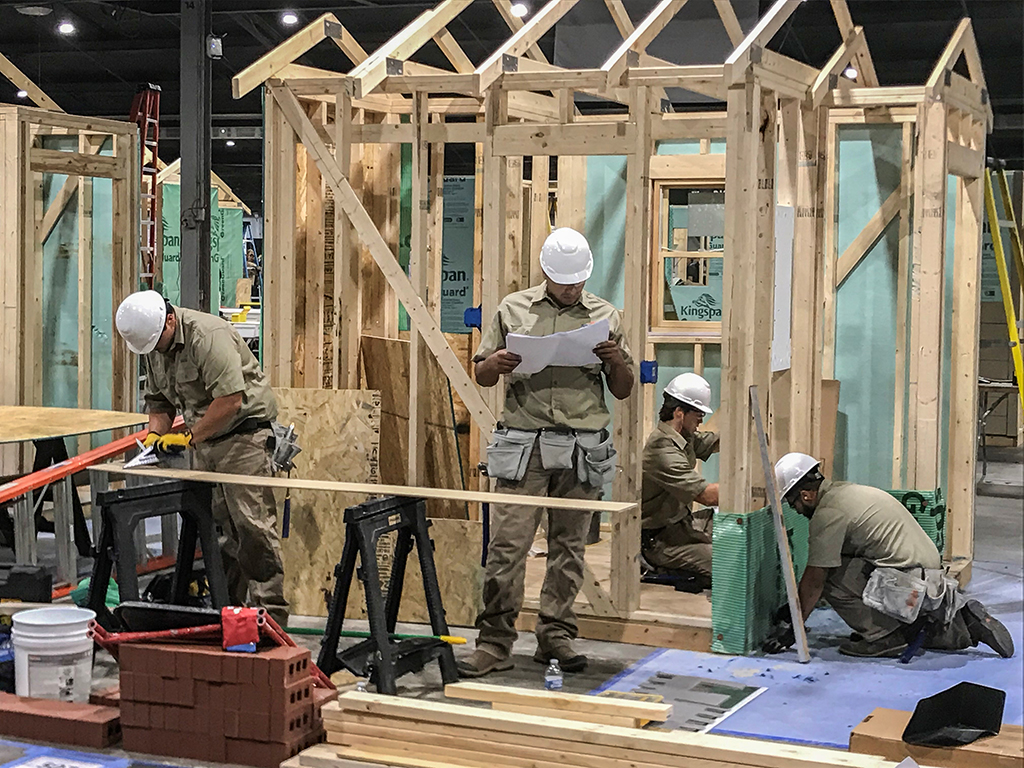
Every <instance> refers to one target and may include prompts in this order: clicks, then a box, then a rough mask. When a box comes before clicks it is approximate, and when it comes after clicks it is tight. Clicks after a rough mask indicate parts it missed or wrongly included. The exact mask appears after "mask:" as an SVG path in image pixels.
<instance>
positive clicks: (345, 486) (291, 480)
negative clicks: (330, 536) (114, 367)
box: [93, 464, 636, 515]
mask: <svg viewBox="0 0 1024 768" xmlns="http://www.w3.org/2000/svg"><path fill="white" fill-rule="evenodd" d="M93 469H95V470H97V471H99V472H107V473H110V474H115V475H140V476H144V477H163V478H170V479H175V480H192V481H195V482H199V483H219V484H220V485H248V486H253V487H256V488H291V489H292V490H307V491H324V492H329V493H363V494H367V495H374V496H402V497H405V498H423V499H445V500H449V501H470V502H477V503H482V504H505V505H511V506H515V505H525V506H537V507H548V508H549V509H585V510H593V511H595V512H608V513H609V514H615V515H617V514H623V513H628V512H630V511H632V510H634V509H635V508H636V504H631V503H624V502H618V501H586V500H583V499H561V498H555V497H551V496H519V495H517V494H514V493H491V492H488V491H461V490H455V489H449V488H423V487H420V486H409V485H379V484H377V483H341V482H334V481H331V480H311V479H305V478H297V477H252V476H250V475H233V474H227V473H223V472H199V471H196V470H189V469H166V468H160V467H139V468H135V469H125V468H124V467H122V466H120V465H118V464H100V465H99V466H96V467H93Z"/></svg>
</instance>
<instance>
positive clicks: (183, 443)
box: [156, 432, 192, 453]
mask: <svg viewBox="0 0 1024 768" xmlns="http://www.w3.org/2000/svg"><path fill="white" fill-rule="evenodd" d="M190 445H192V433H191V432H168V433H167V434H166V435H160V437H159V439H158V440H157V441H156V447H157V450H160V451H163V452H164V453H182V452H183V451H184V450H185V449H186V448H188V447H189V446H190Z"/></svg>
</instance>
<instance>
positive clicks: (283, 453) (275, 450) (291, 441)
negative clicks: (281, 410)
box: [267, 421, 302, 472]
mask: <svg viewBox="0 0 1024 768" xmlns="http://www.w3.org/2000/svg"><path fill="white" fill-rule="evenodd" d="M270 428H271V430H272V432H273V434H272V435H271V436H270V437H268V438H267V448H268V449H269V450H270V461H271V463H272V464H273V467H274V471H275V472H288V471H290V470H291V468H292V466H293V464H292V460H293V459H294V458H295V457H296V456H298V455H299V453H301V452H302V449H301V448H300V447H299V443H298V437H299V436H298V435H297V434H295V430H294V429H289V428H288V427H286V426H285V425H284V424H281V423H279V422H277V421H274V422H272V423H271V425H270Z"/></svg>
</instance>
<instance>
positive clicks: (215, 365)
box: [143, 307, 277, 437]
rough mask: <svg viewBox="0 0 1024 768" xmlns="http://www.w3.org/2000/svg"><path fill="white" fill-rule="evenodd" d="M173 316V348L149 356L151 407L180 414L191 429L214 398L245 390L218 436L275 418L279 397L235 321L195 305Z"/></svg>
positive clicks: (148, 401)
mask: <svg viewBox="0 0 1024 768" xmlns="http://www.w3.org/2000/svg"><path fill="white" fill-rule="evenodd" d="M174 314H175V316H176V317H177V321H178V326H177V328H176V329H175V331H174V343H173V344H171V348H170V349H169V350H167V352H157V351H155V350H154V351H153V352H150V353H149V354H148V355H145V361H146V386H145V390H144V392H143V396H144V397H145V400H146V406H147V410H148V411H149V412H151V413H175V412H178V413H180V414H181V415H182V417H183V418H184V419H185V425H186V426H187V427H189V429H191V428H192V427H193V426H194V425H195V423H196V422H197V421H199V419H201V418H202V417H203V415H204V414H205V413H206V411H207V409H208V408H209V407H210V403H212V402H213V401H214V399H215V398H218V397H227V396H228V395H234V394H236V393H238V392H241V393H242V407H241V408H239V409H238V413H237V414H235V418H234V419H232V420H231V423H230V424H228V425H227V426H226V427H225V428H224V429H223V430H221V432H220V433H219V434H226V433H228V432H230V431H231V430H232V429H234V428H235V427H237V426H238V425H239V424H241V423H242V422H243V421H245V420H246V419H256V420H257V421H272V420H273V419H275V418H277V400H276V399H275V398H274V393H273V391H272V390H271V389H270V385H269V384H268V383H267V379H266V377H265V376H264V375H263V370H262V369H261V368H260V365H259V362H257V360H256V358H255V357H254V356H253V354H252V351H251V350H250V349H249V347H247V346H246V344H245V342H244V341H242V337H241V336H239V335H238V332H237V331H236V330H235V329H234V327H233V326H232V325H231V323H229V322H228V321H227V320H225V319H223V318H221V317H216V316H214V315H210V314H207V313H206V312H197V311H196V310H193V309H182V308H180V307H174ZM215 437H216V435H215Z"/></svg>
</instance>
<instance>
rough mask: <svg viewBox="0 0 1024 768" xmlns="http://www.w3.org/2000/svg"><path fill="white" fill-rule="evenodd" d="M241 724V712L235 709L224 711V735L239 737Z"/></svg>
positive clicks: (233, 737)
mask: <svg viewBox="0 0 1024 768" xmlns="http://www.w3.org/2000/svg"><path fill="white" fill-rule="evenodd" d="M238 725H239V712H237V711H234V710H230V709H229V710H228V711H227V712H225V713H224V735H225V736H228V737H230V738H232V739H237V738H238V736H239V732H238Z"/></svg>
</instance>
